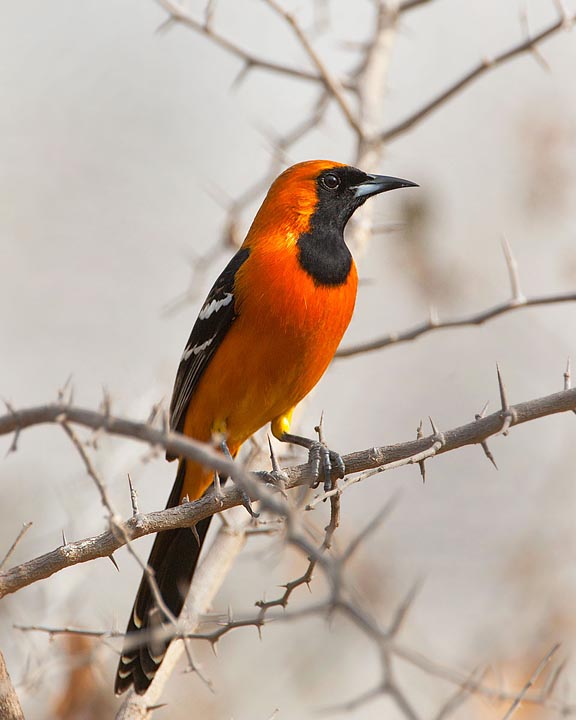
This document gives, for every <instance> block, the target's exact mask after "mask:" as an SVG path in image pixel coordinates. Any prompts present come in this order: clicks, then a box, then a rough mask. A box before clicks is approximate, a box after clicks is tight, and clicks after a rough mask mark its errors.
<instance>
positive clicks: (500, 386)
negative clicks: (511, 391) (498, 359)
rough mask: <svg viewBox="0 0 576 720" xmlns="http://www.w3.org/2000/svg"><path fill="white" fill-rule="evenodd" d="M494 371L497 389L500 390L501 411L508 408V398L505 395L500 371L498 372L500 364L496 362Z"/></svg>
mask: <svg viewBox="0 0 576 720" xmlns="http://www.w3.org/2000/svg"><path fill="white" fill-rule="evenodd" d="M496 373H497V374H498V389H499V391H500V405H501V408H502V410H503V411H506V410H508V407H509V406H508V398H507V396H506V387H505V386H504V381H503V380H502V373H501V372H500V366H499V365H498V363H496Z"/></svg>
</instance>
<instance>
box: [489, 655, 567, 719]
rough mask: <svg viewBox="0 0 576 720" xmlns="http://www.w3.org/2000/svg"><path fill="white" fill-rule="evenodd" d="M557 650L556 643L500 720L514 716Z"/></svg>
mask: <svg viewBox="0 0 576 720" xmlns="http://www.w3.org/2000/svg"><path fill="white" fill-rule="evenodd" d="M559 648H560V643H556V644H555V645H554V646H553V648H552V649H551V650H550V651H549V652H548V653H547V654H546V655H545V656H544V657H543V658H542V660H541V661H540V662H539V664H538V667H537V668H536V670H534V672H533V673H532V675H531V676H530V678H529V679H528V681H527V682H526V685H524V687H523V688H522V690H521V691H520V692H519V693H518V697H517V698H515V700H514V702H513V703H512V705H511V706H510V708H509V709H508V712H507V713H506V715H504V717H503V718H502V720H510V718H511V717H512V715H514V713H515V712H516V710H518V708H519V707H520V703H521V702H522V700H523V699H524V698H525V696H526V693H527V692H528V690H530V688H531V687H532V685H534V683H535V682H536V680H537V679H538V677H539V675H540V674H541V672H542V671H543V670H544V668H545V667H546V665H548V663H549V662H550V660H552V658H553V656H554V655H555V654H556V652H557V651H558V650H559Z"/></svg>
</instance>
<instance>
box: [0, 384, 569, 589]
mask: <svg viewBox="0 0 576 720" xmlns="http://www.w3.org/2000/svg"><path fill="white" fill-rule="evenodd" d="M574 409H576V389H570V390H564V391H562V392H559V393H555V394H553V395H547V396H545V397H541V398H537V399H534V400H529V401H527V402H524V403H520V404H518V405H510V406H508V405H507V404H506V405H505V406H503V407H502V409H501V410H499V411H498V412H495V413H492V414H491V415H488V416H486V417H481V418H479V419H477V420H474V421H473V422H471V423H468V424H466V425H461V426H460V427H457V428H454V429H452V430H446V431H444V432H441V433H440V432H439V431H437V430H435V431H434V433H433V434H432V435H431V436H429V437H425V438H419V439H416V440H412V441H408V442H404V443H399V444H397V445H388V446H384V447H374V448H368V449H366V450H361V451H358V452H355V453H351V454H349V455H346V456H345V457H344V462H345V465H346V472H347V474H348V475H350V474H352V473H358V472H362V471H366V470H372V471H374V470H376V471H381V470H386V469H389V468H392V467H395V466H397V465H398V464H412V463H420V462H421V461H422V458H423V457H424V456H425V457H427V458H429V457H432V455H440V454H442V453H445V452H450V451H452V450H455V449H456V448H459V447H463V446H465V445H475V444H481V443H483V442H485V441H486V440H487V439H488V438H490V437H492V436H493V435H497V434H500V433H501V432H503V431H507V430H508V429H509V428H511V427H514V426H516V425H520V424H523V423H526V422H531V421H533V420H536V419H537V418H541V417H545V416H547V415H553V414H555V413H560V412H566V411H569V410H574ZM63 420H64V421H65V422H67V423H70V424H78V425H84V426H85V427H90V428H92V429H101V430H105V431H106V432H108V433H110V434H112V435H122V436H125V437H130V438H133V439H135V440H138V441H141V442H145V443H148V444H150V445H153V446H156V447H163V448H165V449H168V450H170V451H171V452H173V453H175V454H176V455H179V456H183V457H187V458H191V459H195V460H199V461H200V462H203V463H204V464H206V465H208V466H209V467H213V468H214V469H216V470H218V472H221V473H225V474H227V475H230V476H232V477H233V478H235V479H236V481H237V483H239V486H237V485H236V484H235V485H234V486H232V487H230V488H227V489H225V490H224V491H223V494H222V496H221V497H215V496H214V495H213V494H208V495H206V496H204V497H202V498H201V499H200V500H197V501H196V502H194V503H186V504H183V505H180V506H178V507H174V508H169V509H166V510H162V511H160V512H153V513H148V514H146V515H136V516H134V517H132V518H130V519H129V520H127V521H125V522H122V523H119V521H116V522H115V528H113V529H110V530H107V531H106V532H103V533H101V534H100V535H98V536H96V537H91V538H87V539H85V540H79V541H77V542H71V543H65V544H64V545H62V546H61V547H59V548H56V549H55V550H53V551H51V552H49V553H46V554H45V555H42V556H40V557H38V558H35V559H33V560H30V561H28V562H26V563H23V564H21V565H18V566H16V567H14V568H12V569H10V570H7V571H5V572H3V573H0V597H3V596H4V595H7V594H9V593H13V592H16V591H17V590H19V589H20V588H22V587H25V586H27V585H30V584H31V583H34V582H36V581H38V580H41V579H43V578H47V577H50V576H51V575H53V574H54V573H56V572H59V571H60V570H62V569H64V568H66V567H70V566H72V565H76V564H77V563H83V562H88V561H90V560H94V559H95V558H99V557H108V556H110V555H111V554H112V553H113V552H114V551H115V550H117V549H118V548H119V547H121V546H122V545H124V544H126V540H127V539H128V540H130V541H131V540H135V539H136V538H139V537H142V536H143V535H148V534H150V533H156V532H159V531H162V530H169V529H174V528H178V527H191V526H193V525H194V524H196V523H197V522H198V521H199V520H201V519H202V518H205V517H208V516H209V515H213V514H214V513H217V512H220V511H222V510H226V509H228V508H230V507H234V506H236V505H239V504H241V503H242V494H241V489H240V488H241V487H244V488H245V489H246V490H247V491H248V492H249V494H250V495H251V497H253V499H255V500H258V499H260V500H262V497H261V495H260V493H259V492H256V493H254V488H255V487H256V486H255V484H254V480H253V476H250V475H249V474H247V473H246V472H245V470H244V469H243V468H242V466H241V465H240V464H239V463H237V462H231V461H228V460H226V458H224V457H223V456H222V455H220V454H219V453H216V452H215V451H214V450H212V449H211V448H210V446H208V445H204V444H203V443H198V442H194V441H192V440H190V439H188V438H185V437H184V436H182V435H179V434H178V433H165V432H161V431H158V430H156V429H155V428H152V427H150V426H149V425H147V424H145V423H138V422H134V421H131V420H125V419H122V418H116V417H113V416H111V415H110V414H109V413H107V412H106V413H99V412H95V411H92V410H85V409H82V408H75V407H71V406H68V405H66V404H63V403H54V404H52V405H43V406H38V407H33V408H27V409H25V410H17V411H16V410H14V409H12V410H11V411H10V412H9V413H8V414H6V415H3V416H0V435H7V434H9V433H12V432H22V431H23V430H24V429H26V428H29V427H33V426H35V425H40V424H44V423H61V422H63ZM285 473H286V477H287V482H286V488H287V489H290V488H293V487H296V486H298V485H303V484H305V483H308V482H309V480H310V473H309V467H308V465H306V464H305V465H297V466H294V467H291V468H288V469H287V470H286V471H285Z"/></svg>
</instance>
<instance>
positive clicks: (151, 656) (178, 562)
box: [114, 460, 212, 695]
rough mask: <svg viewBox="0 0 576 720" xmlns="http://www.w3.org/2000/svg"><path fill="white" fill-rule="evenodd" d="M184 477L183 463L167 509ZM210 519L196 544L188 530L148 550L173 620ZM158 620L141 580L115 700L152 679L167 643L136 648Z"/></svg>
mask: <svg viewBox="0 0 576 720" xmlns="http://www.w3.org/2000/svg"><path fill="white" fill-rule="evenodd" d="M185 475H186V462H185V461H183V460H182V461H180V464H179V466H178V473H177V475H176V480H175V482H174V486H173V488H172V492H171V493H170V497H169V498H168V504H167V506H166V507H174V506H176V505H178V504H179V503H180V498H181V493H182V486H183V483H184V477H185ZM211 519H212V517H207V518H205V519H204V520H200V522H199V523H198V524H197V525H196V530H197V532H198V537H199V538H200V543H198V542H197V540H196V538H195V537H194V534H193V532H192V530H191V529H190V528H180V529H178V530H166V531H165V532H161V533H158V535H157V536H156V539H155V541H154V545H153V546H152V552H151V553H150V557H149V558H148V565H149V567H151V568H152V570H153V571H154V574H155V577H156V583H157V584H158V588H159V590H160V593H161V595H162V599H163V600H164V603H165V604H166V605H167V607H168V608H169V609H170V611H171V612H172V614H173V615H174V616H175V617H178V616H179V615H180V611H181V610H182V606H183V605H184V600H185V599H186V595H187V594H188V589H189V588H190V583H191V582H192V575H193V574H194V570H195V569H196V564H197V562H198V557H199V556H200V551H201V550H202V545H203V543H204V539H205V538H206V533H207V532H208V527H209V526H210V521H211ZM160 618H161V620H164V618H163V617H162V613H161V611H160V610H159V609H157V606H156V602H155V600H154V595H153V593H152V591H151V589H150V584H149V582H148V580H147V578H146V576H145V575H144V576H143V577H142V580H141V581H140V587H139V588H138V594H137V595H136V600H135V601H134V607H133V608H132V614H131V615H130V621H129V622H128V628H127V629H126V636H127V639H126V641H125V644H124V650H123V652H122V657H121V658H120V663H119V665H118V671H117V673H116V683H115V686H114V690H115V692H116V694H117V695H120V694H121V693H123V692H124V691H125V690H127V689H128V688H129V687H130V686H131V685H134V690H135V691H136V692H137V693H138V694H139V695H142V694H143V693H144V692H146V690H147V689H148V686H149V685H150V683H151V682H152V680H153V679H154V676H155V675H156V672H157V670H158V668H159V667H160V665H161V663H162V660H163V659H164V655H165V654H166V650H167V649H168V645H169V644H170V641H169V640H158V639H152V638H147V639H143V641H142V642H141V643H140V642H138V632H139V631H140V632H148V633H150V630H152V629H153V628H154V627H157V626H158V624H159V619H160ZM150 634H151V633H150Z"/></svg>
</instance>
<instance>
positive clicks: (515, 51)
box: [380, 14, 576, 143]
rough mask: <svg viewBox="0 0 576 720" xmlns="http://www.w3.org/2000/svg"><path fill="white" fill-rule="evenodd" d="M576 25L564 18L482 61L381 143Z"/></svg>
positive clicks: (575, 16) (387, 133) (387, 132)
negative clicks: (480, 79) (478, 80)
mask: <svg viewBox="0 0 576 720" xmlns="http://www.w3.org/2000/svg"><path fill="white" fill-rule="evenodd" d="M574 22H576V14H572V15H569V16H565V15H561V16H560V18H559V19H558V20H556V21H554V22H552V23H550V25H548V26H546V27H545V28H544V29H543V30H541V31H540V32H539V33H537V34H536V35H533V36H532V37H531V38H527V39H523V40H522V41H521V42H519V43H518V44H516V45H513V46H512V47H511V48H509V49H508V50H504V51H503V52H501V53H499V54H498V55H495V56H494V57H492V58H484V59H483V60H481V61H480V62H479V63H478V65H476V67H474V68H472V69H471V70H470V71H469V72H467V73H466V74H465V75H464V76H463V77H461V78H460V79H459V80H457V81H456V82H454V83H453V84H452V85H449V86H448V87H447V88H446V89H445V90H443V91H442V92H441V93H440V94H439V95H437V96H436V97H435V98H433V99H432V100H430V101H428V102H427V103H425V104H424V105H423V106H422V107H421V108H419V109H418V110H416V111H415V112H413V113H411V114H410V115H408V116H407V117H406V118H404V120H401V121H400V122H399V123H397V124H396V125H394V126H392V127H391V128H389V129H388V130H385V131H384V132H382V133H381V134H380V141H381V142H384V143H387V142H390V141H391V140H395V139H396V138H398V137H400V135H402V134H403V133H405V132H407V131H408V130H411V129H412V128H413V127H414V126H415V125H417V124H418V123H419V122H420V121H421V120H423V119H424V118H426V117H427V116H428V115H430V114H431V113H433V112H434V111H435V110H437V109H438V108H440V107H442V106H443V105H444V104H445V103H446V102H448V100H451V99H452V98H453V97H454V96H455V95H457V94H458V93H459V92H461V91H462V90H464V89H465V88H466V87H468V85H471V84H472V83H473V82H474V81H475V80H477V79H478V78H480V77H482V76H483V75H485V74H487V73H488V72H490V71H491V70H494V69H495V68H497V67H499V66H500V65H504V64H505V63H507V62H508V61H510V60H512V59H513V58H515V57H518V56H519V55H523V54H525V53H530V52H533V51H534V48H535V47H537V46H538V45H539V44H540V43H542V42H543V41H544V40H546V39H547V38H549V37H551V36H552V35H554V34H555V33H557V32H559V31H560V30H567V29H570V28H571V27H572V25H573V24H574Z"/></svg>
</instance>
